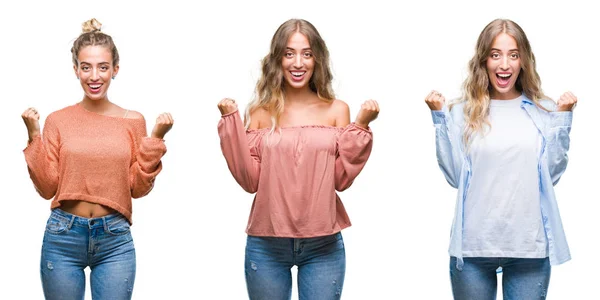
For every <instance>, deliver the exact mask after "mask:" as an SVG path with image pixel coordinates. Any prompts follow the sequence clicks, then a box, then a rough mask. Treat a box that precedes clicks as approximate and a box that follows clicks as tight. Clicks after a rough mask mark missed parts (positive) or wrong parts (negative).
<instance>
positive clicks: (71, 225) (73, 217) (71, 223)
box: [67, 215, 75, 230]
mask: <svg viewBox="0 0 600 300" xmlns="http://www.w3.org/2000/svg"><path fill="white" fill-rule="evenodd" d="M73 222H75V215H71V221H69V226H67V228H68V229H69V230H71V227H73Z"/></svg>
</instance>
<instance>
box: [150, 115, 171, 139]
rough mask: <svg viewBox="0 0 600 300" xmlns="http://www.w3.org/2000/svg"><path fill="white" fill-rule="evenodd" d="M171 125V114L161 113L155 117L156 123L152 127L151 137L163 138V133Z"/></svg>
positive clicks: (165, 132) (169, 128)
mask: <svg viewBox="0 0 600 300" xmlns="http://www.w3.org/2000/svg"><path fill="white" fill-rule="evenodd" d="M171 127H173V116H171V114H170V113H162V114H160V115H158V117H157V118H156V125H154V129H152V135H151V137H153V138H158V139H161V140H162V139H164V138H165V134H167V132H169V130H171Z"/></svg>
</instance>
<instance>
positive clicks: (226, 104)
mask: <svg viewBox="0 0 600 300" xmlns="http://www.w3.org/2000/svg"><path fill="white" fill-rule="evenodd" d="M217 107H218V108H219V111H220V112H221V115H222V116H224V115H226V114H229V113H232V112H234V111H236V110H237V109H238V106H237V104H236V103H235V100H233V99H229V98H224V99H223V100H221V101H219V104H217Z"/></svg>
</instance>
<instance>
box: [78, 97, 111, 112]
mask: <svg viewBox="0 0 600 300" xmlns="http://www.w3.org/2000/svg"><path fill="white" fill-rule="evenodd" d="M111 104H112V103H110V101H108V98H104V99H102V100H91V99H90V98H88V97H83V100H81V105H82V106H83V108H85V109H87V110H89V111H91V112H95V113H104V112H107V111H108V110H109V109H110V108H111Z"/></svg>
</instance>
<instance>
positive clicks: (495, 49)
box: [490, 48, 519, 52]
mask: <svg viewBox="0 0 600 300" xmlns="http://www.w3.org/2000/svg"><path fill="white" fill-rule="evenodd" d="M490 51H500V52H502V50H500V49H498V48H492V49H491V50H490ZM512 51H519V49H510V50H508V52H512Z"/></svg>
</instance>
